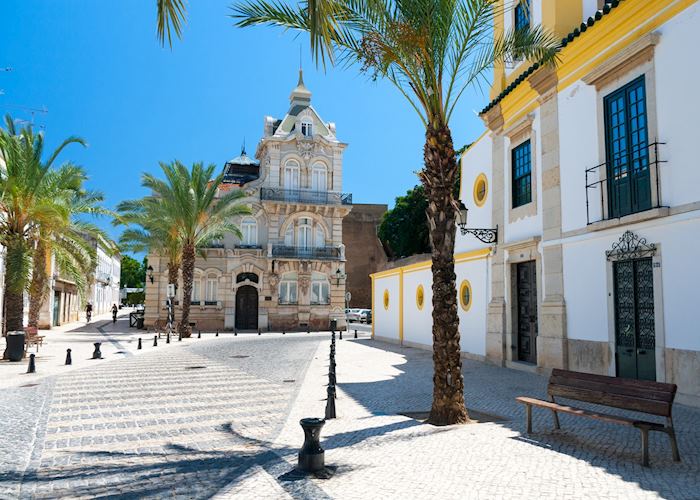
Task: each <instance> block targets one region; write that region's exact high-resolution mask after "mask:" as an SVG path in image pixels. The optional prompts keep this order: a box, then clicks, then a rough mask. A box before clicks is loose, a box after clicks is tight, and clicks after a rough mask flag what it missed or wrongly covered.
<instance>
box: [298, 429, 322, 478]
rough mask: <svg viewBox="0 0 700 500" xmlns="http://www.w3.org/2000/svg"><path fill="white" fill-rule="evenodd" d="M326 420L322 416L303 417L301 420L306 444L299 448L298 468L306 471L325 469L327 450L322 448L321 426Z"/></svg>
mask: <svg viewBox="0 0 700 500" xmlns="http://www.w3.org/2000/svg"><path fill="white" fill-rule="evenodd" d="M325 423H326V422H325V421H324V420H323V419H320V418H302V419H301V420H300V421H299V424H300V425H301V428H302V429H304V445H303V446H302V447H301V450H299V462H298V468H299V469H300V470H302V471H304V472H318V471H320V470H323V469H324V467H325V465H326V461H325V452H324V451H323V448H321V428H322V427H323V425H324V424H325Z"/></svg>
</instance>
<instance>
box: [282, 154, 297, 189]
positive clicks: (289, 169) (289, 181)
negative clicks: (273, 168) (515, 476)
mask: <svg viewBox="0 0 700 500" xmlns="http://www.w3.org/2000/svg"><path fill="white" fill-rule="evenodd" d="M284 189H286V190H288V191H289V190H292V191H295V190H298V189H299V162H298V161H296V160H287V163H285V164H284ZM288 195H290V196H293V195H294V193H288ZM296 195H297V196H298V193H297V194H296Z"/></svg>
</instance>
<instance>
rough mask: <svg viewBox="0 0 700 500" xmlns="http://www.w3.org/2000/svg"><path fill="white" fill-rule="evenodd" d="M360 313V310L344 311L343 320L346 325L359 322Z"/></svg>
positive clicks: (360, 318)
mask: <svg viewBox="0 0 700 500" xmlns="http://www.w3.org/2000/svg"><path fill="white" fill-rule="evenodd" d="M361 312H362V309H346V310H345V320H346V321H347V322H348V323H352V322H353V321H357V322H360V321H361V320H362V317H361Z"/></svg>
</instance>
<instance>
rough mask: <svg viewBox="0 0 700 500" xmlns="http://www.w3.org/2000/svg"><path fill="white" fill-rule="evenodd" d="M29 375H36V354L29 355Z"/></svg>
mask: <svg viewBox="0 0 700 500" xmlns="http://www.w3.org/2000/svg"><path fill="white" fill-rule="evenodd" d="M27 373H36V362H35V361H34V354H30V355H29V367H28V368H27Z"/></svg>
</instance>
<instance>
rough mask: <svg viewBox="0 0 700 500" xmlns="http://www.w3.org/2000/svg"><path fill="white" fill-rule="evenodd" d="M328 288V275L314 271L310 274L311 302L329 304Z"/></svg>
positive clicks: (329, 288)
mask: <svg viewBox="0 0 700 500" xmlns="http://www.w3.org/2000/svg"><path fill="white" fill-rule="evenodd" d="M330 290H331V287H330V284H329V283H328V277H327V276H326V275H325V274H323V273H318V272H316V271H314V272H313V273H312V274H311V304H312V305H314V304H315V305H319V304H330V303H331V292H330Z"/></svg>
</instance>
